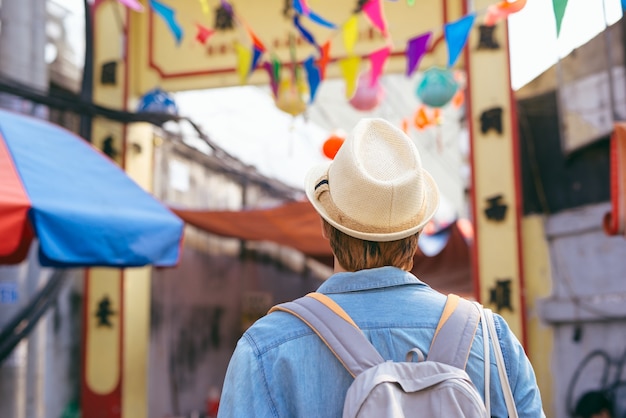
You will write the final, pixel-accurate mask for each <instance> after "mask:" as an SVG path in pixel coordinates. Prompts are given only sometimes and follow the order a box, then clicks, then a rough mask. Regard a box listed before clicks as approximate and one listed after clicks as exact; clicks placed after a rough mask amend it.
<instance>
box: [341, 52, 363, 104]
mask: <svg viewBox="0 0 626 418" xmlns="http://www.w3.org/2000/svg"><path fill="white" fill-rule="evenodd" d="M360 65H361V58H360V57H358V56H353V57H348V58H344V59H342V60H341V61H339V67H340V68H341V74H342V75H343V79H344V81H345V83H346V99H349V98H351V97H352V95H353V94H354V91H355V90H356V84H357V77H358V74H359V66H360Z"/></svg>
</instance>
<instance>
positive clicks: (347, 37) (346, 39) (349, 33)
mask: <svg viewBox="0 0 626 418" xmlns="http://www.w3.org/2000/svg"><path fill="white" fill-rule="evenodd" d="M624 1H626V0H624ZM342 32H343V45H344V47H345V48H346V51H347V52H348V54H352V52H353V50H354V44H355V43H356V41H357V39H358V38H359V20H358V18H357V16H356V15H352V17H350V19H348V21H347V22H346V23H344V25H343V30H342Z"/></svg>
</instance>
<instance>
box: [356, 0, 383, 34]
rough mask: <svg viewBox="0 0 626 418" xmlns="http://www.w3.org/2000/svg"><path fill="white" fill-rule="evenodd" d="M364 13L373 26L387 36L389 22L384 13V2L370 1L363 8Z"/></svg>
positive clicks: (379, 0)
mask: <svg viewBox="0 0 626 418" xmlns="http://www.w3.org/2000/svg"><path fill="white" fill-rule="evenodd" d="M362 11H363V13H365V15H366V16H367V17H368V18H369V20H370V21H371V22H372V24H373V25H374V26H375V27H376V28H377V29H378V30H379V31H380V33H382V34H383V36H385V37H386V36H387V21H386V20H385V15H384V13H383V5H382V0H370V1H368V2H367V3H365V5H364V6H363V8H362Z"/></svg>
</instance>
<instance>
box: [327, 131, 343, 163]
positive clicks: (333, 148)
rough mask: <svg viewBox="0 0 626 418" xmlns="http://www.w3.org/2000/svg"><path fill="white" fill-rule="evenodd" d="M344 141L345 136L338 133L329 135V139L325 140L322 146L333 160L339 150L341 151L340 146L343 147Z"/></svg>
mask: <svg viewBox="0 0 626 418" xmlns="http://www.w3.org/2000/svg"><path fill="white" fill-rule="evenodd" d="M343 141H344V138H342V137H340V136H337V135H331V136H330V137H328V139H327V140H326V141H325V142H324V146H323V147H322V151H324V155H325V156H326V157H328V158H330V159H331V160H332V159H333V158H335V155H336V154H337V151H339V148H341V146H342V145H343Z"/></svg>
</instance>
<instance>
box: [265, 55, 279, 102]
mask: <svg viewBox="0 0 626 418" xmlns="http://www.w3.org/2000/svg"><path fill="white" fill-rule="evenodd" d="M263 68H264V69H265V71H267V75H268V76H269V78H270V87H271V88H272V94H273V95H274V98H277V97H278V77H276V72H275V71H274V66H273V65H272V63H271V62H269V61H265V62H264V63H263Z"/></svg>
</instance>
